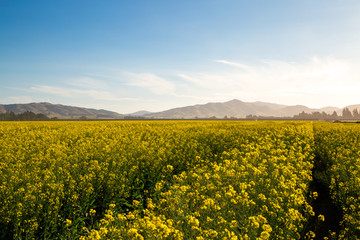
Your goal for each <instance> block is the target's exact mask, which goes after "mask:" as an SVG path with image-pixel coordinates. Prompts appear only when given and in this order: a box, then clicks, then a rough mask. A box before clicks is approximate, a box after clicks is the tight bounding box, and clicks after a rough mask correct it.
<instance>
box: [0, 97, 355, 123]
mask: <svg viewBox="0 0 360 240" xmlns="http://www.w3.org/2000/svg"><path fill="white" fill-rule="evenodd" d="M347 108H348V109H349V110H350V111H352V110H353V109H355V108H357V109H359V110H360V104H359V105H349V106H347ZM6 111H11V112H14V113H17V114H18V113H23V112H26V111H31V112H34V113H42V114H44V115H46V116H48V117H50V118H53V117H57V118H59V119H78V118H81V117H86V118H88V119H124V118H129V117H130V118H131V117H143V118H154V119H193V118H212V117H216V118H224V117H225V116H226V117H236V118H245V117H246V116H248V115H257V116H269V117H270V116H271V117H292V116H294V115H297V114H299V113H301V112H305V113H312V112H326V113H327V114H331V113H333V112H334V111H335V112H337V114H338V115H341V112H342V108H337V107H324V108H319V109H315V108H309V107H307V106H304V105H295V106H289V105H283V104H275V103H267V102H243V101H240V100H238V99H233V100H231V101H228V102H213V103H206V104H197V105H193V106H186V107H180V108H173V109H169V110H166V111H161V112H155V113H151V112H148V111H138V112H135V113H131V114H120V113H116V112H112V111H107V110H103V109H101V110H96V109H90V108H81V107H73V106H66V105H61V104H51V103H47V102H42V103H29V104H7V105H5V104H3V105H2V104H0V113H4V112H6Z"/></svg>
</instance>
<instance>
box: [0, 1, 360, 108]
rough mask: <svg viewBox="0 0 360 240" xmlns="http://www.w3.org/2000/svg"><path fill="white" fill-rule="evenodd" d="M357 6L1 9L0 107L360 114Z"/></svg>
mask: <svg viewBox="0 0 360 240" xmlns="http://www.w3.org/2000/svg"><path fill="white" fill-rule="evenodd" d="M359 23H360V2H359V1H356V0H326V1H325V0H318V1H314V0H302V1H296V0H284V1H277V0H274V1H268V0H236V1H235V0H207V1H202V0H196V1H195V0H191V1H190V0H182V1H173V0H164V1H160V0H153V1H145V0H132V1H130V0H121V1H108V0H104V1H91V0H86V1H85V0H76V1H74V0H72V1H70V0H61V1H58V0H52V1H48V0H47V1H38V0H34V1H25V0H18V1H11V0H0V83H1V86H2V87H1V88H0V103H1V104H10V103H29V102H44V101H46V102H51V103H59V104H65V105H74V106H81V107H92V108H96V109H108V110H113V111H117V112H120V113H129V112H134V111H138V110H143V109H145V110H149V111H161V110H166V109H169V108H173V107H180V106H186V105H193V104H202V103H207V102H222V101H228V100H231V99H234V98H237V99H240V100H243V101H267V102H274V103H282V104H289V105H295V104H304V105H307V106H310V107H324V106H328V105H332V106H338V107H343V106H346V105H350V104H360V97H358V96H359V94H358V92H359V91H360V44H359V43H360V24H359Z"/></svg>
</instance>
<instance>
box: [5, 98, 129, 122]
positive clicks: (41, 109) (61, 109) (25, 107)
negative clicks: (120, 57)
mask: <svg viewBox="0 0 360 240" xmlns="http://www.w3.org/2000/svg"><path fill="white" fill-rule="evenodd" d="M6 111H10V112H14V113H16V114H19V113H23V112H26V111H30V112H33V113H36V114H38V113H42V114H44V115H45V116H47V117H49V118H53V117H57V118H59V119H78V118H81V117H82V118H83V117H86V118H88V119H122V118H124V116H123V115H122V114H119V113H116V112H111V111H107V110H96V109H91V108H81V107H72V106H66V105H61V104H51V103H47V102H42V103H29V104H7V105H3V104H0V112H1V113H4V112H6Z"/></svg>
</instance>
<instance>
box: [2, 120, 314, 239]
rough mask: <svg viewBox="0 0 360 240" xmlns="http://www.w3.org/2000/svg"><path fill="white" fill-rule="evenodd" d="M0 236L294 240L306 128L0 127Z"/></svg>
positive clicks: (309, 143) (309, 158)
mask: <svg viewBox="0 0 360 240" xmlns="http://www.w3.org/2000/svg"><path fill="white" fill-rule="evenodd" d="M0 136H1V137H0V203H1V204H0V238H1V239H11V238H14V239H32V238H35V239H44V238H49V239H54V238H61V239H77V238H80V239H299V238H300V236H301V235H302V236H304V237H306V238H308V239H311V238H313V237H314V233H313V232H308V233H305V232H304V229H306V226H305V224H306V221H307V219H308V217H309V216H311V215H314V214H315V213H314V212H313V210H312V207H311V206H310V204H309V200H308V199H307V198H306V196H307V194H308V186H309V183H310V182H311V180H312V177H311V169H312V166H313V156H314V151H313V149H314V146H313V144H314V135H313V124H312V123H305V122H297V123H295V122H259V123H258V122H232V121H139V122H130V121H124V122H16V123H10V122H6V123H1V124H0Z"/></svg>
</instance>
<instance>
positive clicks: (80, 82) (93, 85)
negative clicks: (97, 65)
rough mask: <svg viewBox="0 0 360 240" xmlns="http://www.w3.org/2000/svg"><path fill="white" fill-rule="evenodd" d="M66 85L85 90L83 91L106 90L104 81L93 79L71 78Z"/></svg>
mask: <svg viewBox="0 0 360 240" xmlns="http://www.w3.org/2000/svg"><path fill="white" fill-rule="evenodd" d="M66 83H67V84H68V85H71V86H75V87H80V88H85V89H103V88H108V87H109V85H108V84H107V83H106V81H102V80H99V79H96V78H93V77H87V76H83V77H78V78H72V79H70V80H68V81H67V82H66Z"/></svg>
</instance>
